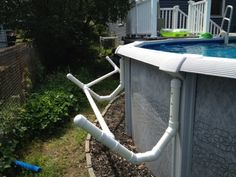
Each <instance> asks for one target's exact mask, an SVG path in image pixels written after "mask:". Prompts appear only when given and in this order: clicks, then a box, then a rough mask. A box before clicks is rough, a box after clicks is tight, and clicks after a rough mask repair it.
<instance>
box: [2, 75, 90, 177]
mask: <svg viewBox="0 0 236 177" xmlns="http://www.w3.org/2000/svg"><path fill="white" fill-rule="evenodd" d="M65 76H66V75H65V73H56V74H53V75H50V76H48V77H46V79H45V82H44V83H43V86H42V87H41V88H38V89H37V90H35V91H36V93H33V94H31V96H30V97H29V98H28V100H27V102H26V103H25V105H23V106H22V107H15V106H14V107H12V108H11V107H9V109H7V110H4V111H2V110H1V111H0V121H1V123H0V176H3V174H4V173H3V172H4V171H6V170H7V169H8V168H10V167H11V163H12V162H13V160H14V159H15V157H16V155H15V151H16V149H17V148H18V147H20V146H22V145H23V144H24V143H25V139H27V140H30V139H33V138H35V137H42V136H43V135H50V134H51V133H54V132H55V129H56V128H57V127H61V126H59V125H62V123H64V122H66V121H68V120H69V119H68V118H69V117H70V116H73V114H75V112H78V111H79V110H81V109H82V107H83V106H86V105H87V100H86V98H85V96H84V94H83V93H82V92H81V90H80V89H79V88H77V87H76V86H75V85H74V84H73V83H71V82H70V81H69V80H68V79H66V77H65ZM84 77H85V80H86V79H87V78H86V77H87V76H86V72H85V74H84Z"/></svg>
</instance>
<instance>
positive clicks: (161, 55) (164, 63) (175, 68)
mask: <svg viewBox="0 0 236 177" xmlns="http://www.w3.org/2000/svg"><path fill="white" fill-rule="evenodd" d="M212 40H214V41H216V42H217V41H220V40H222V38H216V39H212ZM186 41H189V42H193V41H196V42H203V41H206V40H202V39H168V40H159V41H143V42H133V43H131V44H127V45H123V46H119V47H118V48H117V49H116V54H118V55H120V56H122V57H126V58H130V59H133V60H137V61H140V62H143V63H147V64H150V65H153V66H156V67H158V68H159V69H160V70H163V71H166V72H170V73H178V72H188V73H198V74H205V75H212V76H219V77H228V78H236V59H229V58H227V59H226V58H220V57H206V56H203V55H197V54H179V53H171V52H164V51H157V50H151V49H145V48H141V47H140V46H142V45H145V44H153V43H158V44H167V43H173V42H174V43H176V42H180V43H181V42H186Z"/></svg>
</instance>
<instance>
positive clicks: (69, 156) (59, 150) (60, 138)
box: [19, 110, 95, 177]
mask: <svg viewBox="0 0 236 177" xmlns="http://www.w3.org/2000/svg"><path fill="white" fill-rule="evenodd" d="M83 114H84V115H85V116H86V117H88V118H89V119H90V120H94V119H95V117H94V115H93V113H92V111H91V110H87V111H85V112H83ZM86 135H87V133H86V132H84V131H83V130H82V129H80V128H78V127H75V126H74V124H73V121H71V122H70V123H69V124H68V126H67V127H66V128H64V129H63V130H62V132H60V133H59V134H56V135H55V136H54V137H52V138H51V139H48V140H46V141H42V140H35V141H34V142H33V143H32V145H31V146H30V147H29V148H28V149H26V151H25V152H24V153H23V154H22V156H23V159H22V160H23V161H25V162H28V163H32V164H35V165H38V166H40V167H41V168H42V169H43V170H42V171H41V172H40V173H38V174H35V173H32V172H30V171H27V170H24V171H23V173H21V175H19V177H59V176H64V177H67V176H68V177H69V176H73V177H86V176H88V173H87V168H86V159H85V152H84V141H85V138H86Z"/></svg>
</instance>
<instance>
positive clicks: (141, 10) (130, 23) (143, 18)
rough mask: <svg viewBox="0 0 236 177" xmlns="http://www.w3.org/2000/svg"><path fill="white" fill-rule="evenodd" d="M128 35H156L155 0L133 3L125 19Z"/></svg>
mask: <svg viewBox="0 0 236 177" xmlns="http://www.w3.org/2000/svg"><path fill="white" fill-rule="evenodd" d="M127 34H128V35H133V34H135V35H151V36H156V34H157V0H139V1H137V0H136V1H134V2H133V7H132V8H131V9H130V11H129V13H128V18H127Z"/></svg>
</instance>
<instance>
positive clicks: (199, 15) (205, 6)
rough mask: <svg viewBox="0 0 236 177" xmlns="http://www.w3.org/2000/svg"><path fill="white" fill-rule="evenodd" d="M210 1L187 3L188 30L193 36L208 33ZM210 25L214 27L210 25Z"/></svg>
mask: <svg viewBox="0 0 236 177" xmlns="http://www.w3.org/2000/svg"><path fill="white" fill-rule="evenodd" d="M210 8H211V0H203V1H199V2H194V1H189V7H188V30H189V31H190V32H191V33H193V34H199V33H201V32H209V24H210V13H211V9H210ZM212 25H214V24H213V23H212Z"/></svg>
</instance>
